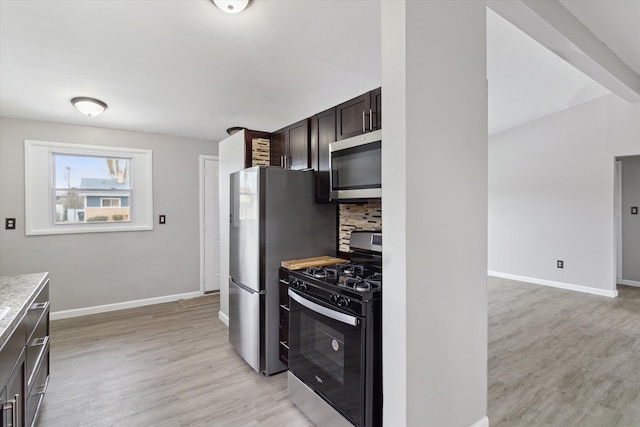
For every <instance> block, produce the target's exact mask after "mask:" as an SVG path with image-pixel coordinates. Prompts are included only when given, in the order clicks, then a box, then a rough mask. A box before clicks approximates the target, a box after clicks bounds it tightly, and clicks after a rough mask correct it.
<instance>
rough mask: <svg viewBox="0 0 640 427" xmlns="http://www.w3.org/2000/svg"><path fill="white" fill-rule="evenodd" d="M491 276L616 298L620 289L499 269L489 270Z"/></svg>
mask: <svg viewBox="0 0 640 427" xmlns="http://www.w3.org/2000/svg"><path fill="white" fill-rule="evenodd" d="M487 274H489V276H495V277H501V278H503V279H510V280H517V281H519V282H528V283H533V284H536V285H544V286H550V287H552V288H560V289H567V290H570V291H578V292H584V293H586V294H593V295H600V296H603V297H610V298H615V297H617V296H618V291H617V290H616V291H607V290H606V289H598V288H592V287H590V286H582V285H573V284H571V283H563V282H554V281H553V280H545V279H536V278H535V277H526V276H518V275H516V274H509V273H500V272H499V271H487Z"/></svg>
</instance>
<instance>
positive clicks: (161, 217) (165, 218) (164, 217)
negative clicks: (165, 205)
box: [158, 215, 167, 224]
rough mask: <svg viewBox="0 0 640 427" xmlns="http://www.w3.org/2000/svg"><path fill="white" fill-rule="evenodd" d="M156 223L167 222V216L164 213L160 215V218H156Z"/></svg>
mask: <svg viewBox="0 0 640 427" xmlns="http://www.w3.org/2000/svg"><path fill="white" fill-rule="evenodd" d="M158 223H159V224H166V223H167V217H166V216H165V215H160V218H159V219H158Z"/></svg>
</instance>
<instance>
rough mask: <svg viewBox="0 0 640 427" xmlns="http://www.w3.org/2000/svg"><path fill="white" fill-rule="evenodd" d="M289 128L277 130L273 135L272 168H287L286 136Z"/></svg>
mask: <svg viewBox="0 0 640 427" xmlns="http://www.w3.org/2000/svg"><path fill="white" fill-rule="evenodd" d="M286 130H287V128H284V129H280V130H277V131H275V132H273V133H272V134H271V166H280V167H285V165H284V156H285V154H286V152H287V149H286V144H285V139H286V138H285V134H286Z"/></svg>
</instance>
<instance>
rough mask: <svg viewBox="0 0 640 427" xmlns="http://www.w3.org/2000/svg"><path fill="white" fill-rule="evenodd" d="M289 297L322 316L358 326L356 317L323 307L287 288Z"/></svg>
mask: <svg viewBox="0 0 640 427" xmlns="http://www.w3.org/2000/svg"><path fill="white" fill-rule="evenodd" d="M289 297H291V299H293V300H294V301H296V302H297V303H298V304H300V305H302V306H303V307H306V308H308V309H309V310H311V311H315V312H316V313H318V314H322V315H323V316H326V317H329V318H331V319H333V320H337V321H338V322H342V323H346V324H347V325H351V326H358V318H357V317H355V316H350V315H348V314H344V313H340V312H339V311H335V310H331V309H330V308H327V307H324V306H322V305H320V304H316V303H315V302H313V301H309V300H308V299H306V298H304V297H303V296H301V295H299V294H297V293H295V292H294V291H292V290H291V289H289Z"/></svg>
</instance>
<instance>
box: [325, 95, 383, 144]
mask: <svg viewBox="0 0 640 427" xmlns="http://www.w3.org/2000/svg"><path fill="white" fill-rule="evenodd" d="M381 127H382V90H381V89H380V88H378V89H375V90H372V91H371V92H367V93H365V94H363V95H360V96H357V97H355V98H353V99H350V100H349V101H347V102H344V103H342V104H340V105H338V106H337V107H336V140H337V141H338V140H341V139H345V138H350V137H352V136H356V135H360V134H363V133H366V132H371V131H373V130H377V129H380V128H381Z"/></svg>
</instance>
